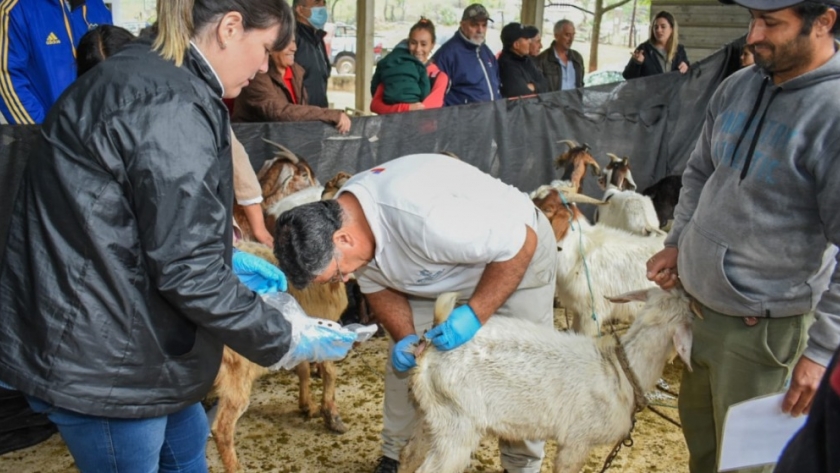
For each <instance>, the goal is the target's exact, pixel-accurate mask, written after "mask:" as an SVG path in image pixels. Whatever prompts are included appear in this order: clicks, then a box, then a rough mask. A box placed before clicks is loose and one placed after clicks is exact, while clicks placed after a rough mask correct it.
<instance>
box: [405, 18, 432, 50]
mask: <svg viewBox="0 0 840 473" xmlns="http://www.w3.org/2000/svg"><path fill="white" fill-rule="evenodd" d="M417 30H426V31H428V32H429V34H430V35H432V44H434V43H435V42H437V36H435V24H434V23H432V20H430V19H428V18H426V17H425V16H421V17H420V21H418V22H417V23H415V24H414V26H412V27H411V29H410V30H408V37H409V38H410V37H411V34H412V33H414V32H415V31H417Z"/></svg>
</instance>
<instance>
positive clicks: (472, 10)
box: [461, 3, 495, 23]
mask: <svg viewBox="0 0 840 473" xmlns="http://www.w3.org/2000/svg"><path fill="white" fill-rule="evenodd" d="M465 20H487V21H493V19H492V18H490V14H489V13H487V9H486V8H484V5H482V4H480V3H473V4H472V5H470V6H468V7H467V8H465V9H464V14H463V15H462V16H461V21H465ZM494 23H495V22H494Z"/></svg>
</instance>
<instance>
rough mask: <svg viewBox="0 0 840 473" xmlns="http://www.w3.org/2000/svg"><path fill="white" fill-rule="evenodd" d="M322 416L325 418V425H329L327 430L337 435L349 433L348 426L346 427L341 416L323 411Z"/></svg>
mask: <svg viewBox="0 0 840 473" xmlns="http://www.w3.org/2000/svg"><path fill="white" fill-rule="evenodd" d="M321 415H322V416H323V417H324V423H325V424H326V425H327V428H328V429H330V430H331V431H333V432H335V433H337V434H343V433H344V432H347V430H348V429H347V426H346V425H344V421H342V420H341V416H340V415H338V414H335V415H333V414H331V413H330V412H327V411H322V412H321Z"/></svg>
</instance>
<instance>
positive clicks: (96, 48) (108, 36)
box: [76, 25, 134, 77]
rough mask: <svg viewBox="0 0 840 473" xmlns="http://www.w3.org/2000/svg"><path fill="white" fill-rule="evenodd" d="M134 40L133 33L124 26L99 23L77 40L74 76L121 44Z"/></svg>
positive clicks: (80, 73)
mask: <svg viewBox="0 0 840 473" xmlns="http://www.w3.org/2000/svg"><path fill="white" fill-rule="evenodd" d="M132 41H134V35H133V34H131V31H128V30H127V29H125V28H121V27H119V26H114V25H99V26H97V27H96V28H94V29H92V30H90V31H88V32H87V33H85V35H84V36H82V39H80V40H79V46H78V47H77V48H76V77H81V75H82V74H84V73H85V72H87V71H89V70H91V69H92V68H93V66H95V65H97V64H99V63H100V62H102V61H104V60H105V59H106V58H109V57H111V56H113V55H114V54H116V53H117V52H118V51H119V50H120V49H122V47H123V46H125V45H126V44H128V43H130V42H132Z"/></svg>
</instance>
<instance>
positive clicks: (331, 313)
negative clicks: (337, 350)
mask: <svg viewBox="0 0 840 473" xmlns="http://www.w3.org/2000/svg"><path fill="white" fill-rule="evenodd" d="M237 247H238V248H239V249H240V250H242V251H247V252H248V253H251V254H254V255H256V256H259V257H261V258H263V259H265V260H266V261H269V262H270V263H272V264H274V265H277V260H276V259H275V257H274V254H273V253H272V251H271V249H269V248H268V247H267V246H265V245H262V244H260V243H256V242H240V243H239V244H238V245H237ZM289 294H291V295H292V296H294V298H295V299H296V300H297V301H298V303H300V305H301V307H302V308H303V310H304V311H305V312H306V313H307V314H309V315H310V316H313V317H320V318H324V319H329V320H338V318H339V317H340V316H341V313H342V312H344V309H345V308H346V307H347V293H346V290H345V288H344V283H327V284H313V285H311V286H309V287H307V288H306V289H304V290H302V291H301V290H297V289H295V288H294V287H292V286H289ZM318 367H319V368H320V373H321V378H322V380H323V383H324V393H323V398H322V401H321V406H320V408H319V407H318V405H317V404H316V403H315V402H313V401H312V395H311V393H310V367H309V363H301V364H299V365H298V366H297V367H296V368H295V372H296V373H297V376H298V378H299V379H300V390H299V396H298V406H299V407H300V410H301V411H302V412H303V413H304V414H305V415H306V416H307V417H314V416H315V415H316V414H317V413H318V412H319V411H320V414H321V416H323V418H324V421H325V423H326V425H327V428H329V429H330V430H332V431H334V432H337V433H344V432H346V431H347V427H346V426H345V425H344V422H343V421H342V420H341V416H340V415H339V412H338V406H337V405H336V403H335V380H336V375H337V373H336V367H335V364H334V363H333V362H329V361H328V362H324V363H319V364H318ZM268 372H269V371H268V369H267V368H264V367H262V366H259V365H257V364H256V363H253V362H251V361H249V360H247V359H246V358H245V357H243V356H242V355H240V354H239V353H236V352H235V351H233V350H231V349H230V348H228V347H225V349H224V353H223V355H222V365H221V367H220V368H219V373H218V374H217V375H216V379H215V381H214V382H213V392H214V394H215V395H216V396H218V398H219V403H218V407H217V414H216V418H215V419H214V420H213V425H212V426H211V429H210V430H211V431H212V432H213V440H214V441H215V443H216V449H217V450H218V451H219V456H220V457H221V459H222V464H223V465H224V467H225V471H226V472H227V473H235V472H236V471H238V470H239V460H238V459H237V456H236V449H235V447H234V434H235V432H236V423H237V422H238V421H239V418H240V417H242V414H244V413H245V410H247V409H248V404H249V402H250V396H251V388H252V387H253V384H254V381H256V380H257V378H260V377H262V376H263V375H265V374H267V373H268Z"/></svg>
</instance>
